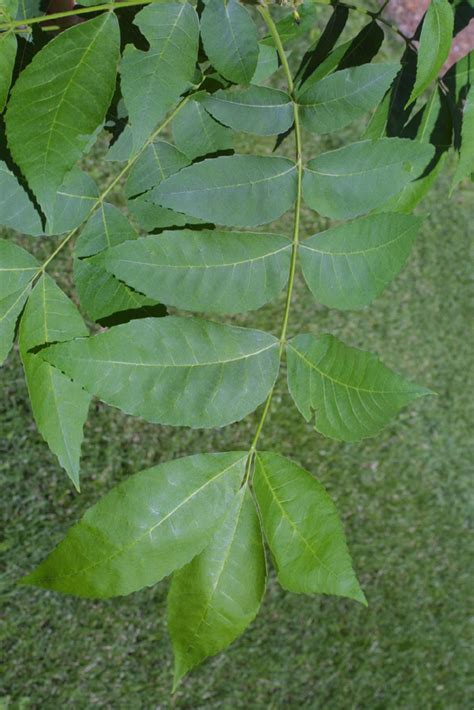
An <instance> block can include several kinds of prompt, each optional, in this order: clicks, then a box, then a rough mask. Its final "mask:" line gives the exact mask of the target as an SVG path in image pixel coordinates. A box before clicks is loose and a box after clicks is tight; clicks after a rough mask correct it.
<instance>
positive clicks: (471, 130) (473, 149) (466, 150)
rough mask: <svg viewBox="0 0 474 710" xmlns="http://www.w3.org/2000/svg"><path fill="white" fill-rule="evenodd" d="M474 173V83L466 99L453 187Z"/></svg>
mask: <svg viewBox="0 0 474 710" xmlns="http://www.w3.org/2000/svg"><path fill="white" fill-rule="evenodd" d="M471 173H474V85H473V86H471V87H470V89H469V92H468V94H467V96H466V99H465V101H464V107H463V117H462V142H461V149H460V151H459V162H458V164H457V166H456V171H455V173H454V177H453V187H454V186H456V185H457V183H458V182H460V181H461V180H464V178H466V177H469V175H471Z"/></svg>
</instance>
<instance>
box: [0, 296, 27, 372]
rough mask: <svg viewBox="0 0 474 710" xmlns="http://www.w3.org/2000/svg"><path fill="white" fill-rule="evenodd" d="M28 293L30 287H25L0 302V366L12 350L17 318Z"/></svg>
mask: <svg viewBox="0 0 474 710" xmlns="http://www.w3.org/2000/svg"><path fill="white" fill-rule="evenodd" d="M29 292H30V286H25V287H24V288H21V289H20V290H19V291H15V293H12V294H10V295H9V296H6V298H3V299H2V300H1V301H0V365H3V363H4V362H5V360H6V359H7V357H8V354H9V352H10V350H11V348H12V345H13V340H14V339H15V330H16V323H17V320H18V316H19V315H20V313H21V311H22V310H23V306H24V305H25V303H26V299H27V298H28V294H29Z"/></svg>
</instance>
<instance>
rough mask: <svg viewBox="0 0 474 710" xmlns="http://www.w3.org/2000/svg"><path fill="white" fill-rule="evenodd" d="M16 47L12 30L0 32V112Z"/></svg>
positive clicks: (6, 93) (13, 64)
mask: <svg viewBox="0 0 474 710" xmlns="http://www.w3.org/2000/svg"><path fill="white" fill-rule="evenodd" d="M16 49H17V41H16V35H15V33H14V32H3V33H2V34H0V113H1V112H2V111H3V109H4V108H5V104H6V102H7V97H8V92H9V91H10V84H11V80H12V74H13V67H14V66H15V57H16Z"/></svg>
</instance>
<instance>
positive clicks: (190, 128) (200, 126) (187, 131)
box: [171, 92, 234, 172]
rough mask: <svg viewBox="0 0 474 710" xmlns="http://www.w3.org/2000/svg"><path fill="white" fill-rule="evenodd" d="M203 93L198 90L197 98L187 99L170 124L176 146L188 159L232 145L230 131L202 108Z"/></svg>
mask: <svg viewBox="0 0 474 710" xmlns="http://www.w3.org/2000/svg"><path fill="white" fill-rule="evenodd" d="M204 95H205V94H204V92H199V93H198V94H196V97H197V98H198V99H199V100H196V101H194V100H191V101H188V103H187V104H186V106H184V108H182V109H181V111H180V112H179V113H178V115H177V116H176V118H175V119H174V120H173V123H172V124H171V126H172V129H173V139H174V142H175V143H176V147H177V148H178V149H179V150H180V151H182V152H183V153H184V154H185V155H186V156H187V157H188V158H189V159H190V160H194V158H197V157H199V156H201V155H208V154H209V153H217V152H218V151H220V150H230V149H231V148H232V147H233V145H234V140H233V134H232V131H230V130H229V129H228V128H226V127H225V126H221V124H220V123H217V122H216V121H214V119H213V118H211V117H210V116H209V114H208V113H207V111H206V110H205V109H204V106H203V105H202V101H201V98H200V97H202V96H204ZM174 172H176V171H174Z"/></svg>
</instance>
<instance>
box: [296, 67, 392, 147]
mask: <svg viewBox="0 0 474 710" xmlns="http://www.w3.org/2000/svg"><path fill="white" fill-rule="evenodd" d="M399 69H400V65H399V64H363V65H362V66H356V67H350V68H349V69H343V70H341V71H337V72H335V73H334V74H330V75H329V76H327V77H325V78H324V79H322V80H321V81H318V82H317V83H315V84H312V85H311V86H309V88H307V89H306V90H305V85H304V84H303V87H302V90H301V91H300V92H299V93H298V96H297V101H298V104H299V106H300V115H301V122H302V124H303V126H304V127H305V128H307V129H308V130H309V131H312V132H313V133H330V132H332V131H337V130H339V129H340V128H343V127H344V126H346V125H347V124H348V123H350V122H351V121H353V120H355V119H356V118H358V117H359V116H361V115H363V114H364V113H366V112H367V111H369V110H370V109H371V108H374V106H376V105H377V104H378V103H379V101H381V100H382V98H383V96H384V94H385V92H386V91H387V90H388V88H389V87H390V85H391V83H392V81H393V79H394V78H395V76H396V74H397V72H398V70H399Z"/></svg>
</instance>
